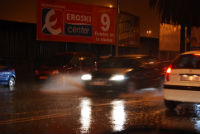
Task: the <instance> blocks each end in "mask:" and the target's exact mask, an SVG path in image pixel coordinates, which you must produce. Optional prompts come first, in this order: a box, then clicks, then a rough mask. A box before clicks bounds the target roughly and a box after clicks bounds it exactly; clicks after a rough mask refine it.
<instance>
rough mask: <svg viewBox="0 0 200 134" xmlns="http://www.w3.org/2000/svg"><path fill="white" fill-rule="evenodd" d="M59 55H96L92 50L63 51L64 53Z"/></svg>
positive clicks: (58, 54)
mask: <svg viewBox="0 0 200 134" xmlns="http://www.w3.org/2000/svg"><path fill="white" fill-rule="evenodd" d="M56 55H57V56H62V55H63V56H64V55H66V56H67V55H77V56H93V57H94V56H95V54H94V53H90V52H63V53H57V54H56Z"/></svg>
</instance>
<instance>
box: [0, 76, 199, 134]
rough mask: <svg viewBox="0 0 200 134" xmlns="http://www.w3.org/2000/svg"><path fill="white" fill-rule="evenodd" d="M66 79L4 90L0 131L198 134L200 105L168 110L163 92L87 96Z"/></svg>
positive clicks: (73, 79) (0, 92) (73, 80)
mask: <svg viewBox="0 0 200 134" xmlns="http://www.w3.org/2000/svg"><path fill="white" fill-rule="evenodd" d="M68 81H69V82H68V83H64V84H54V83H53V82H49V81H47V82H36V81H26V82H23V81H20V82H18V83H17V85H16V88H14V89H9V88H6V87H3V86H2V87H0V133H4V134H6V133H12V134H17V133H19V134H27V133H41V134H47V133H48V134H49V133H63V134H64V133H65V134H66V133H69V134H82V133H83V134H84V133H89V134H99V133H117V132H121V133H137V132H139V133H142V132H144V133H148V132H149V133H150V132H153V133H155V132H156V133H161V132H165V131H166V133H168V132H169V131H170V132H171V131H172V132H175V131H179V130H180V131H184V132H197V133H198V132H200V118H199V117H200V116H199V115H200V114H199V112H200V107H199V105H188V104H183V105H179V106H178V107H177V108H176V110H175V111H174V112H171V111H168V110H167V109H166V108H165V106H164V103H163V94H162V89H159V88H150V87H149V88H145V89H141V90H138V91H135V92H124V93H120V94H113V93H112V92H111V93H106V94H101V95H98V94H94V93H91V92H87V91H86V90H85V89H84V88H83V86H82V83H81V82H79V81H78V80H77V77H76V76H75V77H71V78H69V79H68ZM58 85H59V86H58Z"/></svg>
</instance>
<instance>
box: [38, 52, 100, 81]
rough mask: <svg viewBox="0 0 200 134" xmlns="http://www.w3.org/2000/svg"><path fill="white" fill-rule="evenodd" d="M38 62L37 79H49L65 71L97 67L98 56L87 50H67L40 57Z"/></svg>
mask: <svg viewBox="0 0 200 134" xmlns="http://www.w3.org/2000/svg"><path fill="white" fill-rule="evenodd" d="M36 64H37V65H36V68H35V77H36V79H48V78H50V77H52V76H55V75H58V74H63V73H76V72H84V71H91V70H93V69H95V67H96V58H95V55H94V54H91V53H87V52H66V53H59V54H56V55H55V56H52V57H47V58H40V59H38V60H37V63H36Z"/></svg>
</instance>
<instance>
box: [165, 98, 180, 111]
mask: <svg viewBox="0 0 200 134" xmlns="http://www.w3.org/2000/svg"><path fill="white" fill-rule="evenodd" d="M164 103H165V106H166V107H167V108H168V110H174V109H175V108H176V106H177V105H178V104H179V103H178V102H175V101H169V100H164Z"/></svg>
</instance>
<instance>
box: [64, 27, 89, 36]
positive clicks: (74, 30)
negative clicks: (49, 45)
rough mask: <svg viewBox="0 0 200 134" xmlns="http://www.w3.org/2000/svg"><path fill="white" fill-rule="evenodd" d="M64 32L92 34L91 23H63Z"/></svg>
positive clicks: (78, 34) (68, 33) (79, 34)
mask: <svg viewBox="0 0 200 134" xmlns="http://www.w3.org/2000/svg"><path fill="white" fill-rule="evenodd" d="M65 34H66V35H73V36H90V37H91V36H92V25H77V24H76V25H75V24H65Z"/></svg>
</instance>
